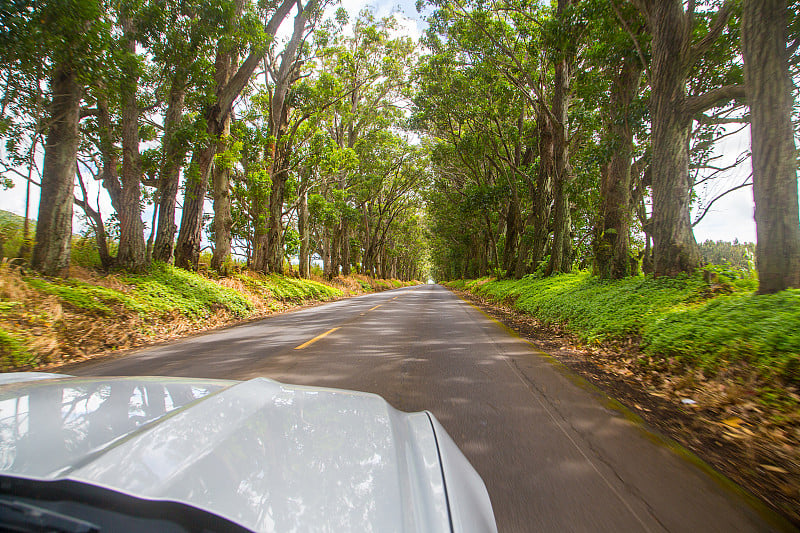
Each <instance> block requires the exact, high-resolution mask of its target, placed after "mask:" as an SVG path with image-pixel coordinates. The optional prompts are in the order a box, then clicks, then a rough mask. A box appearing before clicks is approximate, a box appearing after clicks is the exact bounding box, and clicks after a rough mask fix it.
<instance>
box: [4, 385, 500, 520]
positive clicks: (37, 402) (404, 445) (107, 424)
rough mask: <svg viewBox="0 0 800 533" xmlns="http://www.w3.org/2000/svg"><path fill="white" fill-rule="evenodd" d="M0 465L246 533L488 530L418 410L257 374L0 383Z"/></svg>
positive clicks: (457, 460)
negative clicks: (215, 520)
mask: <svg viewBox="0 0 800 533" xmlns="http://www.w3.org/2000/svg"><path fill="white" fill-rule="evenodd" d="M437 437H438V439H437ZM443 450H446V452H443ZM442 453H444V455H446V457H445V456H444V455H442V457H440V454H442ZM465 464H466V469H465ZM462 470H465V472H466V473H465V472H462ZM0 473H2V474H6V475H13V476H17V477H25V478H32V479H37V480H64V479H66V480H74V481H80V482H85V483H89V484H92V485H97V486H101V487H105V488H109V489H113V490H115V491H119V492H123V493H126V494H129V495H132V496H136V497H139V498H145V499H151V500H162V501H177V502H181V503H185V504H189V505H192V506H195V507H199V508H201V509H204V510H207V511H210V512H212V513H214V514H217V515H219V516H222V517H224V518H227V519H229V520H232V521H234V522H236V523H238V524H240V525H242V526H244V527H246V528H249V529H252V530H255V531H364V532H367V531H376V532H395V531H396V532H406V531H432V532H438V531H441V532H445V531H447V532H449V531H451V526H452V525H459V527H457V528H456V529H455V530H456V531H460V530H463V531H468V530H474V531H487V530H489V531H491V530H494V523H493V519H491V517H492V515H491V506H490V504H489V500H488V496H487V495H486V490H485V487H483V483H482V482H481V480H480V478H479V477H478V476H477V474H476V473H475V472H474V470H472V468H471V467H470V466H469V464H468V463H467V462H466V459H464V457H463V456H462V455H461V453H460V452H459V451H458V449H457V448H456V447H455V445H454V444H452V441H450V438H449V437H448V436H447V434H446V432H444V430H443V429H441V426H439V425H438V422H436V421H435V419H433V417H432V416H431V415H429V413H411V414H408V413H402V412H400V411H397V410H395V409H394V408H392V407H391V406H390V405H389V404H388V403H386V402H385V401H384V400H383V399H382V398H380V397H379V396H376V395H372V394H366V393H356V392H349V391H341V390H333V389H319V388H313V387H301V386H290V385H283V384H280V383H277V382H275V381H271V380H267V379H254V380H251V381H247V382H241V383H239V382H230V381H213V380H206V381H198V380H191V381H190V380H180V379H166V378H150V379H147V378H136V379H131V378H114V379H102V380H100V379H80V378H75V379H56V380H49V381H31V382H24V383H14V384H9V385H5V386H3V387H0ZM450 479H452V480H453V483H458V485H459V487H452V489H451V488H450V487H447V482H448V481H450ZM470 485H472V486H470ZM448 489H449V490H448ZM448 499H449V500H450V501H449V505H448ZM487 506H488V509H487ZM459 508H460V510H458V509H459ZM454 509H455V511H454ZM453 512H455V513H456V514H457V515H458V516H451V514H452V513H453ZM487 512H488V515H487ZM487 516H488V519H487ZM451 521H452V524H451Z"/></svg>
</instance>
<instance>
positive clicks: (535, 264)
mask: <svg viewBox="0 0 800 533" xmlns="http://www.w3.org/2000/svg"><path fill="white" fill-rule="evenodd" d="M798 6H800V4H798V0H792V1H791V2H788V3H787V2H785V1H783V0H742V1H733V0H724V1H722V0H707V1H702V2H683V1H681V0H634V1H631V2H618V1H610V0H581V1H578V0H554V1H552V2H538V1H536V2H526V1H519V0H500V1H499V2H493V3H491V4H486V3H485V2H482V1H477V0H476V1H472V0H427V1H426V2H421V3H420V8H423V9H424V10H425V13H426V14H427V15H426V20H427V22H428V24H429V27H428V30H427V32H426V33H425V35H424V37H423V38H422V41H421V43H415V42H413V41H412V40H411V39H410V38H408V37H405V36H402V33H403V31H402V28H401V27H400V22H401V20H402V18H401V17H400V16H398V15H396V14H393V15H391V16H388V17H386V18H383V19H377V18H376V17H375V16H374V14H373V13H372V12H371V11H369V10H365V11H362V12H361V13H359V14H358V15H356V16H353V15H352V14H348V13H347V12H346V11H344V10H343V9H336V6H335V5H334V4H333V3H332V2H329V1H328V0H308V1H307V2H302V1H299V2H298V1H297V0H278V1H276V2H268V3H264V2H251V1H249V0H218V1H215V2H202V1H199V0H181V1H178V0H167V1H159V2H148V1H144V2H127V1H122V2H109V1H106V0H54V1H51V2H40V3H34V4H33V5H31V6H29V5H28V4H26V3H25V2H12V3H10V4H9V5H8V6H6V7H4V8H3V9H1V10H0V27H2V32H0V83H2V87H3V98H2V106H0V113H1V114H0V137H2V139H3V141H4V147H3V151H2V157H0V162H2V165H3V167H4V173H3V181H2V185H3V186H4V187H11V186H13V185H14V184H15V183H19V182H20V181H21V182H23V183H24V184H25V186H26V187H27V188H28V189H29V191H28V197H29V198H30V196H31V195H35V194H36V193H37V191H38V193H39V196H40V201H39V211H38V214H37V216H36V217H33V214H32V213H29V215H30V216H31V218H35V220H36V222H35V226H36V228H35V231H34V229H33V227H32V226H33V223H30V224H28V223H27V218H26V219H25V222H24V224H23V228H22V230H21V235H20V229H19V227H18V226H19V224H18V222H19V221H16V222H17V225H16V227H11V226H13V224H12V225H11V226H9V227H10V228H11V229H7V228H6V226H4V224H6V223H5V222H4V221H3V220H0V244H2V245H3V246H2V251H3V254H4V255H6V256H9V257H17V258H18V259H19V260H15V263H14V264H26V265H27V266H29V267H31V268H32V269H33V270H34V271H36V272H38V273H39V274H42V275H45V276H67V275H68V273H69V269H70V265H72V264H76V263H77V264H81V265H83V266H86V267H90V268H96V269H98V270H100V271H103V272H118V274H116V275H118V276H120V280H124V282H125V283H128V284H129V286H130V287H131V290H130V291H129V292H128V293H126V294H125V295H124V297H123V296H119V297H116V296H115V297H112V296H111V293H107V292H104V291H105V289H103V290H101V289H97V290H96V292H95V293H91V291H89V290H88V289H87V290H85V291H83V292H82V293H81V296H80V298H85V300H81V301H82V302H83V303H84V304H86V305H90V303H91V305H94V306H95V311H96V312H98V313H103V312H108V311H107V310H108V309H113V306H111V304H110V303H109V302H111V301H112V300H114V298H117V299H116V300H114V302H116V303H115V304H114V305H121V306H123V307H125V308H126V309H129V310H134V308H137V309H139V308H141V309H146V310H148V311H147V312H151V311H152V312H157V311H158V309H157V307H158V304H157V303H156V301H157V300H159V299H165V300H166V301H169V300H170V299H171V298H173V293H172V292H170V291H168V290H166V289H163V287H162V286H161V285H159V286H158V287H156V286H155V285H152V284H153V283H155V282H154V281H153V279H152V277H153V276H157V275H158V273H159V272H162V273H163V269H165V268H170V269H171V270H170V271H169V272H170V274H169V277H170V278H171V279H173V280H174V281H175V282H177V281H178V280H180V279H182V278H181V277H182V276H184V271H186V272H191V271H196V270H198V269H200V270H210V271H211V272H213V273H215V275H221V276H228V279H231V280H237V279H238V280H239V281H240V282H241V283H245V284H247V283H250V284H251V285H252V284H253V283H256V282H252V281H250V280H247V279H244V281H242V279H243V278H241V275H242V273H241V272H240V270H241V268H240V266H239V262H242V263H243V264H244V268H245V269H246V270H248V271H249V272H251V273H257V274H259V275H260V276H261V277H260V278H258V279H260V280H270V279H271V280H273V282H274V283H275V284H277V285H280V288H275V289H274V290H277V291H279V292H280V291H283V292H285V293H286V294H292V291H294V290H295V289H294V287H293V286H292V285H291V282H289V281H285V280H283V278H274V277H270V276H272V275H279V274H282V273H284V272H285V271H286V270H288V269H293V267H292V259H293V258H297V259H298V260H297V263H299V264H298V266H297V270H298V274H299V276H300V277H302V278H306V279H307V278H309V277H310V276H311V275H312V270H313V265H314V261H319V262H321V264H322V269H323V271H322V274H323V276H324V277H325V278H326V279H329V280H330V279H334V278H336V277H337V276H338V275H340V274H341V275H344V276H347V275H348V274H350V273H351V272H357V273H360V274H365V275H369V276H371V277H378V278H400V279H403V280H411V279H416V278H422V277H427V276H429V275H430V276H432V277H435V278H436V279H440V280H447V279H455V278H476V277H480V276H485V275H489V274H491V275H494V276H496V277H499V278H508V279H528V278H525V277H526V276H529V275H535V276H536V277H537V279H539V278H541V277H546V276H551V275H558V274H561V273H570V272H573V271H574V270H575V269H583V270H586V271H590V272H592V275H593V276H596V279H595V278H591V277H585V278H581V279H585V280H586V282H587V283H589V282H590V281H591V283H595V284H596V285H595V287H596V289H595V291H596V292H597V293H598V298H600V300H597V302H598V304H599V302H601V301H602V296H601V293H603V292H604V291H606V290H611V289H610V288H609V287H607V286H605V285H603V284H602V282H601V281H600V280H622V281H621V283H623V284H624V283H632V284H635V283H640V281H637V280H640V278H639V275H640V274H641V273H642V272H644V273H646V274H652V275H653V276H655V278H657V279H654V280H651V282H652V283H653V284H654V285H653V287H663V288H664V289H663V290H664V291H665V292H664V294H665V295H664V298H669V294H670V291H669V290H668V287H669V286H670V283H671V282H670V281H669V279H667V280H664V279H662V278H674V279H676V280H681V279H694V278H693V277H692V276H693V275H694V274H693V273H694V272H696V271H697V269H698V267H700V266H701V265H702V264H704V263H705V262H712V263H717V264H721V265H723V266H724V268H730V269H733V270H736V269H739V270H741V269H745V270H748V269H751V268H752V267H753V266H754V267H755V268H756V269H757V271H758V276H757V283H758V287H757V291H758V292H759V293H764V294H767V293H777V292H780V291H782V290H784V289H787V288H791V287H798V286H800V217H799V216H798V195H797V154H796V151H795V145H794V137H795V130H796V129H797V121H796V120H795V122H793V118H794V119H797V113H796V112H795V113H793V111H795V110H796V107H797V98H796V87H794V85H793V83H792V80H793V79H796V78H797V69H798V65H800V50H799V49H798V46H797V45H796V43H797V42H798V38H799V37H798V35H799V34H798V32H800V15H798V12H800V10H798V9H796V8H797V7H798ZM75 28H81V31H74V29H75ZM765 125H766V126H765ZM747 126H750V127H751V131H752V135H751V138H752V144H751V150H750V151H749V153H744V154H739V155H738V156H736V157H733V158H731V157H728V158H727V159H726V158H725V157H723V156H721V155H720V154H719V153H718V150H719V149H720V148H719V147H720V144H719V143H720V141H721V140H723V139H725V138H726V137H728V136H730V135H732V134H734V133H735V132H736V130H737V129H741V128H744V127H747ZM418 139H419V140H418ZM770 147H772V148H774V149H769V148H770ZM750 153H752V158H750ZM728 155H730V154H728ZM748 160H749V161H748ZM748 162H749V163H750V164H751V166H752V168H753V172H752V174H751V176H749V177H748V180H747V181H746V182H744V183H742V184H741V185H738V186H736V187H734V188H733V189H735V188H739V187H745V186H750V185H752V186H753V194H754V198H755V204H756V206H755V207H756V209H755V219H756V225H757V232H758V240H757V242H756V244H755V246H754V247H750V248H746V247H745V248H742V247H741V246H739V247H736V246H732V247H726V246H727V245H725V244H724V243H711V242H707V243H704V244H702V245H698V243H697V242H696V241H695V237H694V235H693V231H692V227H693V224H695V223H697V222H698V220H699V219H701V218H702V216H703V215H704V213H705V212H707V210H708V209H709V208H711V206H712V205H713V204H714V202H715V201H716V200H717V199H718V198H720V197H721V196H722V195H724V194H726V193H727V192H729V191H730V190H732V189H730V188H724V190H721V191H720V190H719V188H718V187H716V188H715V187H712V186H710V185H709V184H713V183H715V180H718V179H719V178H720V176H725V175H726V173H727V172H728V171H730V170H731V169H739V168H741V167H742V166H743V165H746V164H747V163H748ZM12 178H13V179H12ZM37 187H38V189H37ZM710 190H717V194H711V195H708V194H705V193H704V191H710ZM97 191H100V192H99V193H98V192H97ZM101 193H102V194H101ZM106 196H107V201H101V200H100V198H101V197H103V198H105V197H106ZM692 209H694V210H695V213H697V214H696V218H695V220H692V219H691V218H690V217H691V213H692ZM75 210H77V211H78V212H79V213H80V214H81V215H82V217H83V220H84V222H85V224H84V226H83V228H82V230H81V231H82V233H83V235H82V236H81V237H80V238H78V237H76V236H75V235H73V230H72V220H73V214H74V211H75ZM4 220H5V219H4ZM28 226H31V227H28ZM87 239H91V241H89V240H87ZM12 242H13V245H12ZM89 242H91V244H88V243H89ZM209 249H210V253H209V252H207V251H206V250H209ZM95 252H96V254H97V258H98V262H99V264H93V263H92V261H91V260H90V258H91V257H94V256H93V255H92V254H94V253H95ZM90 263H92V264H90ZM167 265H174V267H176V268H179V269H181V270H175V269H174V268H173V266H167ZM145 273H147V274H146V276H149V277H148V278H147V280H139V281H137V279H138V278H136V276H140V275H145ZM186 275H188V274H186ZM583 276H588V274H584V275H583ZM687 276H688V277H687ZM627 278H631V279H627ZM279 279H280V280H282V281H280V282H278V281H276V280H279ZM33 283H34V285H36V284H38V289H39V290H41V291H44V292H47V293H49V294H53V295H54V296H58V297H59V298H63V299H66V300H65V301H69V298H72V297H73V296H70V295H71V294H72V291H73V290H74V289H75V288H76V287H79V286H80V285H79V283H78V282H75V281H69V280H68V281H53V280H47V279H45V278H42V279H41V280H39V281H33ZM257 283H262V282H261V281H259V282H257ZM287 283H288V284H289V285H287ZM277 285H276V287H277ZM203 287H204V286H203V285H197V286H196V288H197V290H198V294H203V293H204V291H205V289H204V288H203ZM269 290H270V291H273V289H269ZM75 298H78V297H77V296H76V297H75ZM653 298H654V299H656V300H657V299H658V298H656V297H655V296H653ZM730 298H731V299H730V301H731V302H735V303H738V304H740V303H742V302H741V301H739V300H736V299H735V298H734V296H731V297H730ZM738 298H742V296H741V295H740V296H738ZM787 298H788V297H787ZM591 301H595V300H591ZM748 301H749V300H748ZM753 301H760V300H753ZM92 302H93V303H92ZM229 303H230V305H232V306H233V307H231V308H230V312H231V313H233V314H235V315H240V316H243V315H246V314H247V310H246V306H244V307H243V305H244V304H241V305H239V304H237V305H234V304H233V303H231V302H229ZM176 305H178V307H180V306H182V305H183V304H176ZM187 305H188V304H187ZM191 305H194V304H191ZM197 305H199V306H200V307H198V308H197V310H196V312H201V311H200V309H201V308H202V307H203V306H204V305H206V304H205V303H202V302H199V303H197ZM225 305H228V304H225ZM748 305H750V304H748ZM753 305H755V304H753ZM126 306H127V307H126ZM137 306H143V307H137ZM148 306H149V307H148ZM731 306H734V304H731ZM745 307H747V306H745ZM747 308H748V309H750V307H747ZM724 309H725V306H724V305H723V304H721V303H720V304H715V306H712V307H709V309H706V310H704V311H703V312H704V313H705V312H706V311H707V313H708V314H707V315H706V314H703V313H700V315H698V316H702V317H705V316H711V315H712V314H713V313H721V312H723V310H724ZM752 311H753V313H759V312H761V311H758V309H757V308H756V307H753V308H752ZM687 316H689V315H687ZM611 318H612V317H611V313H609V323H610V322H611ZM789 318H791V317H789ZM664 320H667V319H666V318H665V319H664ZM670 320H673V322H674V323H677V322H675V321H676V320H678V318H677V317H672V318H671V319H670ZM673 322H669V324H672V323H673ZM665 323H666V322H665ZM616 327H618V328H623V329H624V328H625V327H628V326H626V325H625V322H624V321H622V322H621V323H620V324H619V325H618V326H616ZM676 327H677V326H676ZM754 327H755V326H754ZM684 329H686V328H684ZM644 333H645V332H641V334H642V335H644ZM692 334H693V335H705V334H708V335H712V332H711V330H696V331H695V332H694V333H692ZM714 335H718V334H717V333H713V335H712V337H713V336H714ZM713 338H717V337H713ZM648 342H650V341H648ZM665 342H666V341H664V340H663V339H662V340H658V341H657V340H656V338H655V337H653V339H652V345H653V346H656V345H658V346H661V348H660V349H663V350H665V351H666V352H669V353H677V352H676V348H674V347H672V345H670V344H669V343H665ZM726 342H727V341H726ZM726 346H727V348H725V350H730V351H733V350H734V348H733V346H740V345H739V344H736V343H735V342H733V341H731V342H728V343H727V344H726ZM740 348H741V350H743V353H745V354H746V353H749V352H748V350H750V347H749V345H748V346H745V345H744V344H741V346H740ZM737 349H739V348H737ZM762 349H766V348H763V347H755V348H753V350H756V351H757V352H759V351H760V350H762ZM759 353H760V352H759ZM681 357H684V356H681ZM684 358H685V357H684ZM776 364H777V365H778V366H780V365H782V364H783V363H782V362H780V361H776ZM790 366H791V365H790ZM781 368H783V367H781ZM781 368H777V369H776V372H778V373H780V372H783V370H781Z"/></svg>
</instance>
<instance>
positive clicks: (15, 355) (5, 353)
mask: <svg viewBox="0 0 800 533" xmlns="http://www.w3.org/2000/svg"><path fill="white" fill-rule="evenodd" d="M27 344H28V343H27V341H25V340H24V339H20V338H19V337H18V336H16V335H13V334H11V333H9V332H7V331H5V330H4V329H0V369H2V370H7V369H9V368H16V367H20V366H24V365H28V364H31V363H32V362H33V361H34V355H33V354H31V353H30V352H29V351H28V349H27V348H26V345H27Z"/></svg>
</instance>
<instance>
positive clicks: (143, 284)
mask: <svg viewBox="0 0 800 533" xmlns="http://www.w3.org/2000/svg"><path fill="white" fill-rule="evenodd" d="M25 281H26V282H27V283H28V285H30V286H31V287H33V288H35V289H37V290H40V291H42V292H44V293H47V294H52V295H54V296H57V297H58V298H59V299H60V300H61V301H62V302H64V303H66V304H68V305H70V306H72V307H74V308H76V309H79V310H82V311H84V312H88V313H91V314H96V315H98V316H114V315H116V314H117V313H119V312H121V311H123V312H124V311H128V312H133V313H137V314H139V315H141V316H150V315H156V316H162V315H166V314H176V313H177V314H179V315H182V316H185V317H187V318H191V319H198V318H203V317H207V316H209V315H210V314H211V312H212V311H216V310H219V309H225V310H227V311H228V312H230V313H231V314H232V315H234V316H237V317H245V316H247V315H248V314H249V313H250V310H251V308H252V304H251V303H250V302H249V301H248V300H247V299H246V298H245V297H244V296H242V295H241V294H239V293H238V292H236V291H235V290H233V289H229V288H227V287H223V286H221V285H219V284H217V283H215V282H214V281H212V280H209V279H207V278H204V277H203V276H201V275H199V274H196V273H193V272H187V271H185V270H182V269H179V268H175V267H173V266H171V265H167V264H164V263H154V264H153V265H152V266H151V267H150V269H149V270H148V271H147V272H146V273H144V274H141V275H128V276H126V277H122V278H120V281H122V282H124V283H125V284H127V285H128V286H129V290H127V291H123V290H117V289H111V288H107V287H102V286H99V285H93V284H90V283H87V282H84V281H80V280H76V279H44V278H27V279H26V280H25Z"/></svg>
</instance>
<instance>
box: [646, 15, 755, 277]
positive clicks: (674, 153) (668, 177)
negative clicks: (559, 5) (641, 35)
mask: <svg viewBox="0 0 800 533" xmlns="http://www.w3.org/2000/svg"><path fill="white" fill-rule="evenodd" d="M634 4H636V5H637V6H638V7H639V9H640V10H641V11H642V13H643V14H644V16H645V18H646V20H647V23H648V26H649V29H650V32H651V34H652V41H651V55H652V61H651V64H650V68H649V82H650V87H651V94H650V120H651V123H652V144H653V152H652V161H651V180H652V188H653V217H652V235H653V242H654V248H653V255H654V257H653V259H654V273H655V275H657V276H661V275H666V276H674V275H677V274H679V273H681V272H690V271H692V270H694V269H695V268H697V266H698V265H699V264H700V259H701V258H700V251H699V249H698V247H697V242H696V241H695V238H694V234H693V233H692V225H691V220H690V194H691V190H692V185H693V184H692V178H691V174H690V172H689V141H690V138H691V126H692V120H693V119H694V117H695V116H696V115H697V114H699V113H700V112H702V111H705V110H707V109H710V108H713V107H715V106H718V105H720V104H721V103H724V102H727V101H729V100H731V99H732V98H735V97H742V96H744V87H743V86H742V85H740V84H731V85H726V86H722V87H715V88H713V89H710V90H708V91H706V92H704V93H701V94H694V95H691V96H690V95H687V91H686V87H687V82H688V78H689V75H690V72H691V69H692V68H693V67H694V66H695V65H696V64H697V62H698V61H699V60H701V59H702V57H703V56H704V54H705V53H706V52H708V50H709V49H710V48H711V47H712V46H713V45H714V44H715V43H716V41H717V40H718V38H719V36H720V35H721V34H722V32H723V30H724V29H725V28H726V26H727V23H728V20H729V17H730V15H731V11H732V9H733V5H734V3H733V2H732V1H731V0H726V2H725V3H724V5H723V6H722V7H721V8H720V9H719V11H718V12H717V13H716V17H715V18H714V20H713V21H712V22H711V23H710V24H709V26H708V27H707V28H702V27H701V26H700V25H699V23H698V19H699V18H700V17H698V13H696V7H697V6H696V3H695V2H693V1H692V2H689V3H688V4H687V5H686V6H684V2H683V1H682V0H634ZM698 34H701V35H702V37H701V38H699V39H696V36H697V35H698Z"/></svg>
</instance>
